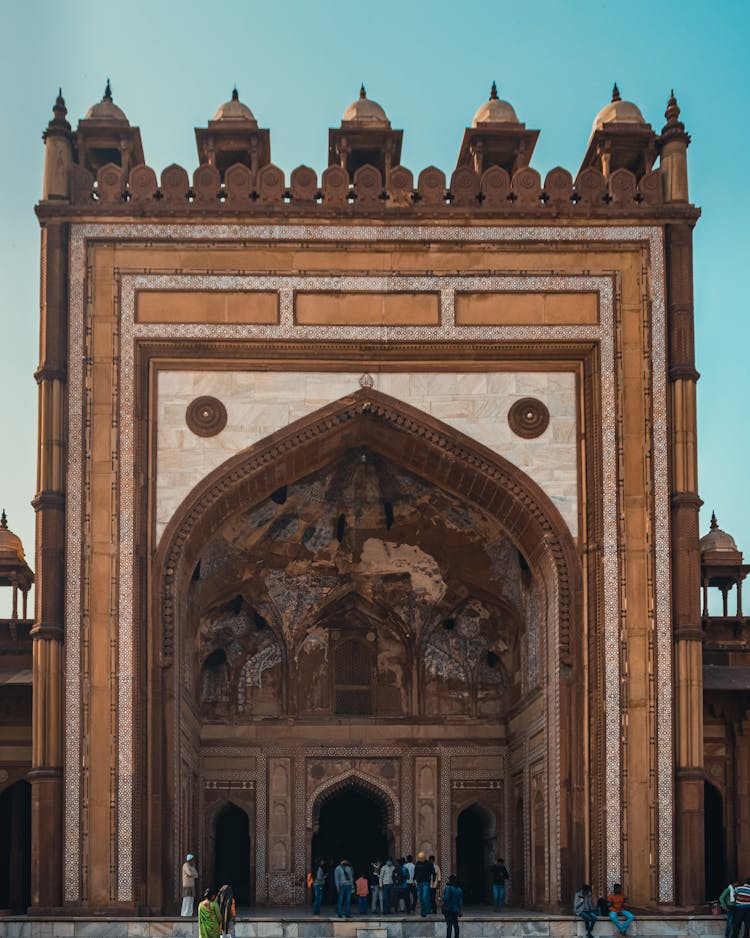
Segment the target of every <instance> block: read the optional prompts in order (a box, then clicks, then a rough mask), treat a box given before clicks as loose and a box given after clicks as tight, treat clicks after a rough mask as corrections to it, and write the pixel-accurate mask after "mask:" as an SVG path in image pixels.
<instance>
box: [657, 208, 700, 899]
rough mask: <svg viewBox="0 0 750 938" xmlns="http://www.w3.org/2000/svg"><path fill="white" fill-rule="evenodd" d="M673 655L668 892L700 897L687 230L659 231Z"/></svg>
mask: <svg viewBox="0 0 750 938" xmlns="http://www.w3.org/2000/svg"><path fill="white" fill-rule="evenodd" d="M666 248H667V297H668V329H669V378H670V423H671V439H670V463H671V472H672V475H671V487H672V610H673V612H672V614H673V628H674V643H675V644H674V657H675V732H676V737H675V769H676V784H675V796H676V804H675V831H676V861H677V865H676V871H677V878H676V892H677V901H678V902H679V903H680V904H681V905H688V906H689V905H695V904H698V903H700V902H703V900H704V895H703V892H704V841H703V837H704V832H703V827H704V811H703V783H704V771H703V647H702V640H703V633H702V630H701V617H700V550H699V544H698V537H699V531H698V511H699V509H700V506H701V500H700V498H699V497H698V492H697V489H698V480H697V435H696V406H695V384H696V381H697V380H698V373H697V371H696V370H695V352H694V341H693V261H692V228H691V226H690V225H689V224H684V223H683V224H676V225H669V226H668V227H667V230H666Z"/></svg>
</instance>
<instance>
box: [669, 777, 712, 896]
mask: <svg viewBox="0 0 750 938" xmlns="http://www.w3.org/2000/svg"><path fill="white" fill-rule="evenodd" d="M704 781H705V773H704V772H703V770H702V769H695V770H690V769H688V770H678V771H677V778H676V783H675V803H676V809H677V810H676V812H675V831H676V833H677V837H676V862H677V881H676V886H677V901H678V902H679V904H680V906H681V907H683V908H684V907H685V906H698V907H699V906H703V907H705V900H706V896H705V891H706V870H705V859H704V850H705V847H704V836H705V834H704V825H705V819H704Z"/></svg>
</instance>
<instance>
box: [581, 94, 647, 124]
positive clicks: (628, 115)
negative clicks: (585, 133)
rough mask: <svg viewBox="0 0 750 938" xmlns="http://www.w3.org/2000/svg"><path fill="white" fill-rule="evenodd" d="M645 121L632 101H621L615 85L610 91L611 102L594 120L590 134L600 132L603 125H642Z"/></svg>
mask: <svg viewBox="0 0 750 938" xmlns="http://www.w3.org/2000/svg"><path fill="white" fill-rule="evenodd" d="M645 123H646V120H645V118H644V116H643V114H641V111H640V108H638V107H637V106H636V105H635V104H633V102H632V101H623V100H622V98H621V97H620V89H619V88H618V87H617V84H615V86H614V88H613V89H612V100H611V101H610V102H609V104H606V105H605V106H604V107H603V108H602V109H601V111H599V113H598V114H597V115H596V117H595V118H594V126H593V127H592V128H591V133H592V134H593V133H594V132H595V131H597V130H600V129H601V128H602V127H603V126H604V124H644V125H645Z"/></svg>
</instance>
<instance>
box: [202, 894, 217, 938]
mask: <svg viewBox="0 0 750 938" xmlns="http://www.w3.org/2000/svg"><path fill="white" fill-rule="evenodd" d="M198 938H221V910H220V909H219V903H218V902H217V901H216V890H215V889H207V890H206V891H205V892H204V893H203V901H202V902H201V903H200V905H199V906H198Z"/></svg>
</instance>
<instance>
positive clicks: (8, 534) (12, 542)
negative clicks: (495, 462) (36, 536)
mask: <svg viewBox="0 0 750 938" xmlns="http://www.w3.org/2000/svg"><path fill="white" fill-rule="evenodd" d="M0 558H2V559H3V560H4V561H5V562H6V563H7V561H9V560H14V561H18V562H19V563H21V562H23V560H24V558H25V553H24V549H23V544H22V543H21V538H20V537H19V536H18V535H17V534H14V533H13V532H12V531H11V530H10V529H9V528H8V516H7V515H6V514H5V509H3V513H2V515H0Z"/></svg>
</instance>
